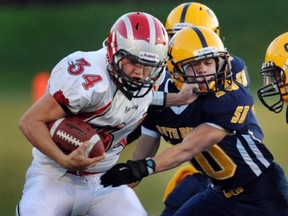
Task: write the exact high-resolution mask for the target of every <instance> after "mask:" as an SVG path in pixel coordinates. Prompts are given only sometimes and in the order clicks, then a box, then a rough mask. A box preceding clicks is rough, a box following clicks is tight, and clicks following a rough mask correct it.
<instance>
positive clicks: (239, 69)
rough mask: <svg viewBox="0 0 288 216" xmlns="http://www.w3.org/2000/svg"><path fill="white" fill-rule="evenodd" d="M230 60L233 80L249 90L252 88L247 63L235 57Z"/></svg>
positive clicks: (232, 56)
mask: <svg viewBox="0 0 288 216" xmlns="http://www.w3.org/2000/svg"><path fill="white" fill-rule="evenodd" d="M230 59H231V71H232V76H233V79H234V80H235V81H236V82H238V83H240V84H242V85H243V86H244V87H246V88H248V87H249V86H250V77H249V73H248V69H247V66H246V63H245V61H244V60H243V59H241V58H239V57H237V56H235V55H231V56H230Z"/></svg>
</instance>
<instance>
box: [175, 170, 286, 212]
mask: <svg viewBox="0 0 288 216" xmlns="http://www.w3.org/2000/svg"><path fill="white" fill-rule="evenodd" d="M281 179H282V180H283V178H282V177H281V173H279V170H278V169H277V168H276V167H275V166H272V167H270V168H269V169H268V170H267V171H266V172H265V173H263V174H262V175H261V176H260V177H258V179H257V180H255V181H254V182H252V183H251V184H249V185H247V186H245V187H244V192H242V193H241V194H239V195H238V196H232V197H231V198H226V197H225V196H224V194H223V192H222V191H220V190H215V189H213V188H212V187H211V186H210V187H208V188H207V189H206V190H205V191H203V192H200V193H198V194H196V195H195V196H193V197H191V198H190V199H189V200H188V201H186V202H185V204H183V205H182V206H181V207H180V208H179V210H178V211H177V212H176V213H175V216H186V215H187V216H191V215H193V216H201V215H202V216H208V215H213V216H246V215H253V216H263V215H265V216H287V215H288V204H287V200H286V199H285V197H284V193H283V189H284V190H287V187H286V188H283V187H284V186H285V185H283V184H282V182H281ZM286 186H287V184H286ZM281 190H282V191H281Z"/></svg>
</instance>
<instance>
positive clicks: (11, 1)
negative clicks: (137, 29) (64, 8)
mask: <svg viewBox="0 0 288 216" xmlns="http://www.w3.org/2000/svg"><path fill="white" fill-rule="evenodd" d="M129 1H131V2H134V3H135V2H137V1H138V2H143V0H118V1H115V0H0V5H1V6H31V5H61V4H62V5H63V4H85V3H97V2H99V3H101V2H106V3H107V2H108V3H109V2H111V3H113V2H117V3H119V2H129ZM161 1H162V2H166V0H158V2H161ZM151 2H152V1H151ZM147 3H149V1H147Z"/></svg>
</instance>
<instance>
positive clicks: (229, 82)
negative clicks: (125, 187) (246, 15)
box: [101, 27, 288, 216]
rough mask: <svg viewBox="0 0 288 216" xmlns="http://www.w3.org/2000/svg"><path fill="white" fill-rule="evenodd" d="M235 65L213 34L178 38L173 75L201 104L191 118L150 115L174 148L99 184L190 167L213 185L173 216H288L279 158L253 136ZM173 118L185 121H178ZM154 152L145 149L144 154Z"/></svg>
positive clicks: (194, 30) (188, 31)
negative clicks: (186, 164) (190, 88)
mask: <svg viewBox="0 0 288 216" xmlns="http://www.w3.org/2000/svg"><path fill="white" fill-rule="evenodd" d="M192 41H193V43H191V42H192ZM229 58H230V57H229V54H228V52H227V51H226V49H225V48H224V45H223V43H222V41H221V39H220V38H219V36H218V35H217V34H216V33H214V32H213V31H211V30H210V29H207V28H205V27H191V28H184V29H182V30H180V31H179V32H177V33H176V34H175V35H174V36H173V38H172V39H171V41H170V43H169V62H170V64H171V66H172V67H171V68H170V70H171V71H172V73H173V77H174V78H175V79H177V80H178V81H180V82H183V83H189V84H191V85H193V86H194V89H193V92H194V95H195V100H194V102H193V103H191V104H188V105H187V107H189V109H187V111H186V112H183V110H186V109H185V108H182V107H181V108H180V109H179V108H177V107H175V108H174V107H172V108H174V109H163V110H159V109H158V110H154V111H152V112H155V113H156V114H157V115H158V116H159V118H157V120H156V122H154V125H155V126H156V128H157V129H158V131H159V132H160V133H161V135H162V136H163V137H164V139H167V140H168V138H169V140H174V142H171V144H173V146H172V147H169V148H167V149H166V150H165V151H163V152H162V153H160V154H158V155H156V156H154V157H152V158H146V159H142V160H137V161H132V160H128V161H127V163H120V164H117V165H115V166H114V167H113V168H111V169H110V170H109V171H108V172H107V173H105V174H104V175H103V176H102V177H101V184H103V185H104V186H105V187H107V186H114V187H115V186H119V185H122V184H128V183H132V182H136V181H140V180H141V179H142V178H143V177H146V176H148V175H150V174H153V173H158V172H162V171H165V170H168V169H171V168H174V167H176V166H179V165H180V164H182V163H184V162H186V161H190V162H191V163H192V164H193V165H194V167H195V168H196V169H197V170H199V171H201V172H202V173H203V174H205V175H206V176H208V177H209V179H210V181H211V184H210V185H209V186H208V187H207V188H206V189H205V190H204V191H203V192H200V193H198V194H196V195H195V196H192V197H191V198H190V199H189V200H188V201H187V202H186V203H185V204H184V205H182V206H181V208H180V209H179V210H178V211H177V212H176V213H175V215H181V216H183V215H191V214H192V213H193V215H239V216H240V215H241V216H242V215H245V214H247V215H269V216H270V215H275V216H276V215H277V216H280V215H281V216H282V215H283V216H284V215H287V213H288V206H287V202H286V200H285V198H284V195H283V193H282V191H281V190H280V176H279V173H278V171H277V169H276V168H275V164H274V161H273V155H272V154H271V152H270V151H269V150H268V149H267V148H266V147H265V145H264V144H263V143H261V142H260V141H259V140H258V139H255V137H254V136H253V135H251V133H249V130H248V124H247V115H248V113H249V111H250V110H251V108H252V106H253V98H252V96H251V95H250V93H249V91H248V90H247V88H245V87H244V86H243V85H241V84H240V83H237V82H234V81H233V78H232V72H231V64H230V60H229ZM166 88H168V85H167V86H166ZM173 112H174V113H181V112H183V115H180V116H177V117H175V115H172V114H173ZM170 114H171V115H170ZM167 116H169V118H167ZM171 122H173V127H171ZM181 140H182V141H181ZM154 149H155V147H154V146H153V145H151V143H146V145H145V148H142V150H143V153H142V154H143V155H144V154H145V153H147V152H151V151H154ZM144 151H145V152H144Z"/></svg>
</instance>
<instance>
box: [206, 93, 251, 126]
mask: <svg viewBox="0 0 288 216" xmlns="http://www.w3.org/2000/svg"><path fill="white" fill-rule="evenodd" d="M216 94H217V93H216ZM216 94H215V95H214V94H211V95H209V97H208V98H207V100H206V101H205V105H204V111H205V120H206V122H207V123H212V124H215V125H218V126H220V127H222V128H224V129H225V130H227V131H230V132H232V131H237V130H240V129H241V128H242V127H244V126H245V125H246V122H247V118H248V114H249V111H250V109H251V108H252V106H253V98H252V96H251V95H250V94H249V92H248V90H247V89H245V88H244V87H242V88H238V89H237V90H233V91H228V92H225V93H224V94H223V95H221V96H219V95H216Z"/></svg>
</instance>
